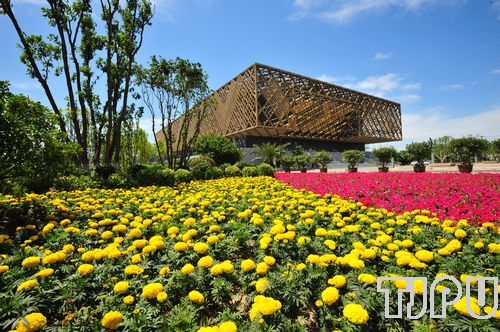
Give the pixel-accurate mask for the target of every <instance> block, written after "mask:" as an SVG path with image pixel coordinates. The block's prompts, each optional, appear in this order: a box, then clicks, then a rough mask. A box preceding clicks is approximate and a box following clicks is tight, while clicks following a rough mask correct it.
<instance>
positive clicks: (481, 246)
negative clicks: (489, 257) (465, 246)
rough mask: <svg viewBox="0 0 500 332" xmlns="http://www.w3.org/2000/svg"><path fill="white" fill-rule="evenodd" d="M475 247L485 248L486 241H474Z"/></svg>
mask: <svg viewBox="0 0 500 332" xmlns="http://www.w3.org/2000/svg"><path fill="white" fill-rule="evenodd" d="M474 248H476V249H483V248H484V243H483V242H481V241H477V242H476V243H474Z"/></svg>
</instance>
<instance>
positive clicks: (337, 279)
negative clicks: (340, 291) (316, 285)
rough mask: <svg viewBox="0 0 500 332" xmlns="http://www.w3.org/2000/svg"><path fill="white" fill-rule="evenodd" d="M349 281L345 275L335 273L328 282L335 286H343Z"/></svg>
mask: <svg viewBox="0 0 500 332" xmlns="http://www.w3.org/2000/svg"><path fill="white" fill-rule="evenodd" d="M346 283H347V280H346V278H345V277H344V276H343V275H340V274H338V275H335V276H333V277H332V278H330V279H328V284H329V285H332V286H334V287H335V288H342V287H344V286H345V284H346Z"/></svg>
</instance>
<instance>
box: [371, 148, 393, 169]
mask: <svg viewBox="0 0 500 332" xmlns="http://www.w3.org/2000/svg"><path fill="white" fill-rule="evenodd" d="M397 154H398V152H397V151H396V149H395V148H394V147H392V146H387V147H380V148H376V149H374V150H373V155H374V156H375V158H377V159H378V161H379V162H380V163H381V164H382V167H386V165H387V164H388V163H389V162H390V161H391V159H392V158H396V156H397Z"/></svg>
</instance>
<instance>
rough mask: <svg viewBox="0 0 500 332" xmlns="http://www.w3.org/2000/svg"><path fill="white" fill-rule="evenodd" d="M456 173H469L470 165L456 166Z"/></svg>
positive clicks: (470, 170)
mask: <svg viewBox="0 0 500 332" xmlns="http://www.w3.org/2000/svg"><path fill="white" fill-rule="evenodd" d="M458 171H459V172H460V173H471V172H472V164H458Z"/></svg>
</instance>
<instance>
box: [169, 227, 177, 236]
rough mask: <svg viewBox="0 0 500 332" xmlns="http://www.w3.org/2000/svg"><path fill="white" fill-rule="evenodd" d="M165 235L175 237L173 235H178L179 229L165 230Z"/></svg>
mask: <svg viewBox="0 0 500 332" xmlns="http://www.w3.org/2000/svg"><path fill="white" fill-rule="evenodd" d="M167 234H168V235H175V234H179V227H176V226H172V227H169V228H168V229H167Z"/></svg>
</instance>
